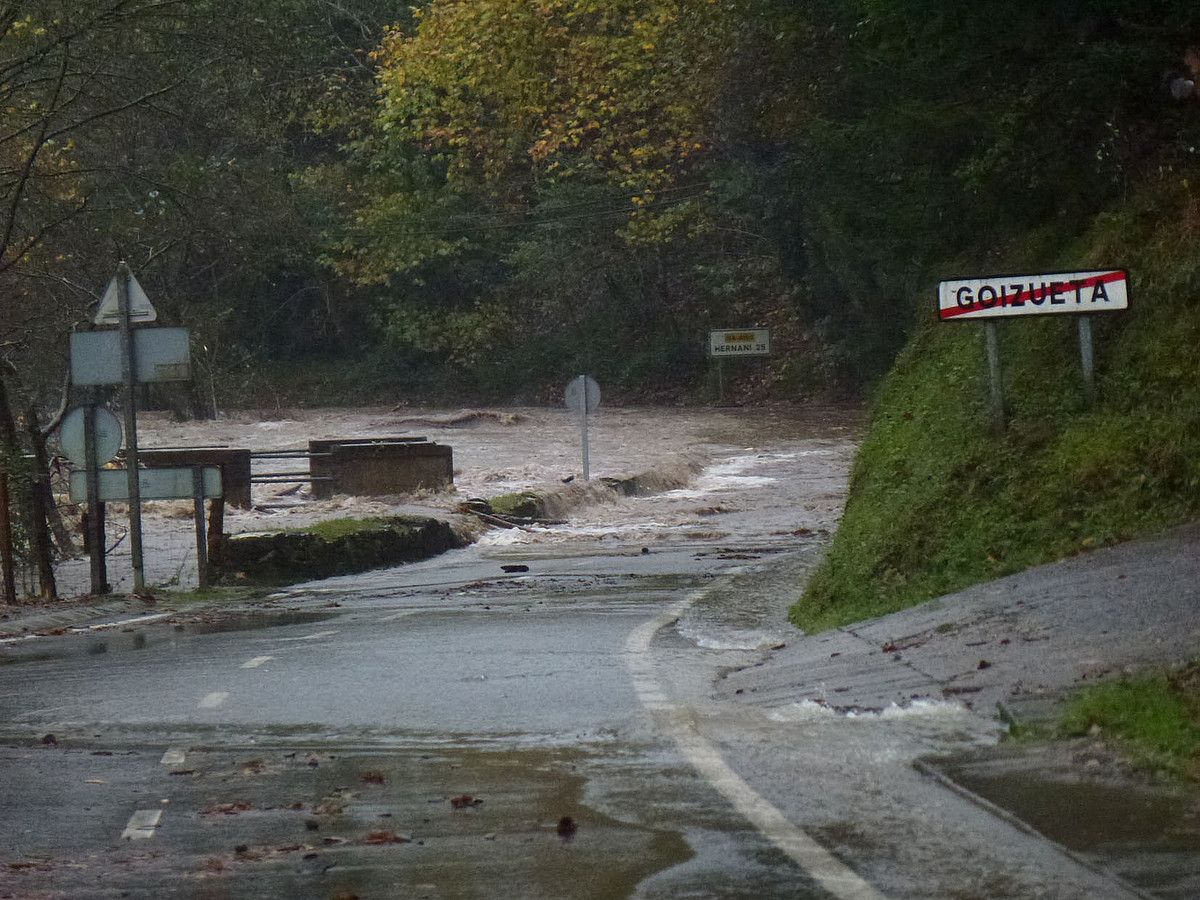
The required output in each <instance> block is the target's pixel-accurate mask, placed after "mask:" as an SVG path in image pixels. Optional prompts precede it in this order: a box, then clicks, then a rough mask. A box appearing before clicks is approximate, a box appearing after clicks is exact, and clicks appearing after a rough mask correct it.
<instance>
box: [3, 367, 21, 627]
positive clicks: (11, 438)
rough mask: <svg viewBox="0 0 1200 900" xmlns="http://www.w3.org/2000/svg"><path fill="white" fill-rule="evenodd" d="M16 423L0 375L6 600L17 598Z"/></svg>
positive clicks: (4, 588) (10, 602) (4, 596)
mask: <svg viewBox="0 0 1200 900" xmlns="http://www.w3.org/2000/svg"><path fill="white" fill-rule="evenodd" d="M18 452H19V447H18V446H17V427H16V424H15V423H14V422H13V416H12V408H11V407H10V406H9V403H8V385H7V384H5V383H4V379H3V378H0V468H2V471H0V567H2V568H3V572H2V573H0V585H2V587H0V590H2V591H3V597H2V598H0V599H3V601H4V602H5V603H7V604H10V605H11V604H13V603H16V601H17V587H16V563H15V561H14V559H13V543H12V503H11V498H10V496H9V484H10V481H9V465H10V463H11V461H12V460H14V459H16V458H17V453H18Z"/></svg>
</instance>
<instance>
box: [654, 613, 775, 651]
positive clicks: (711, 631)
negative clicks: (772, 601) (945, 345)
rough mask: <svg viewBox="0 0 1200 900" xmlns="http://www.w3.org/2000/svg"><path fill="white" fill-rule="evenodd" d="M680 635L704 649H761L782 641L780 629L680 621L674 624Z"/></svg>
mask: <svg viewBox="0 0 1200 900" xmlns="http://www.w3.org/2000/svg"><path fill="white" fill-rule="evenodd" d="M676 630H677V631H678V632H679V634H680V636H681V637H683V638H686V639H687V640H689V641H691V642H692V643H693V644H695V645H696V646H697V647H701V648H703V649H705V650H762V649H765V648H767V647H772V646H774V645H776V644H779V643H781V642H782V641H784V640H785V639H786V638H785V635H784V633H783V632H782V631H771V630H768V629H765V628H732V627H726V626H717V625H711V626H710V625H705V624H703V623H697V622H693V621H688V620H685V621H682V622H680V623H679V624H678V625H677V626H676Z"/></svg>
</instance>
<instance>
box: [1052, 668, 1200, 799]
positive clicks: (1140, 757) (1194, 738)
mask: <svg viewBox="0 0 1200 900" xmlns="http://www.w3.org/2000/svg"><path fill="white" fill-rule="evenodd" d="M1059 730H1060V732H1061V733H1062V734H1065V735H1070V736H1079V735H1087V734H1092V735H1095V734H1099V735H1101V736H1102V737H1104V738H1105V739H1107V740H1115V742H1116V743H1118V744H1119V745H1120V747H1121V748H1122V749H1123V750H1124V751H1125V753H1126V755H1127V756H1128V758H1129V759H1130V761H1131V762H1132V763H1133V764H1134V765H1135V766H1137V767H1138V768H1142V769H1149V770H1152V771H1158V772H1161V771H1165V772H1168V773H1170V774H1172V775H1174V776H1177V777H1184V778H1188V779H1191V780H1193V781H1200V664H1192V665H1191V666H1188V667H1186V668H1184V669H1183V670H1181V671H1179V672H1176V673H1174V674H1169V675H1146V676H1140V677H1137V678H1130V679H1126V680H1122V681H1115V682H1111V683H1108V684H1101V685H1096V686H1095V687H1091V688H1087V689H1086V690H1084V691H1082V692H1081V693H1080V694H1079V695H1077V696H1076V697H1075V698H1073V699H1072V700H1071V701H1070V703H1069V704H1068V705H1067V707H1066V709H1065V710H1064V711H1063V714H1062V717H1061V719H1060V722H1059Z"/></svg>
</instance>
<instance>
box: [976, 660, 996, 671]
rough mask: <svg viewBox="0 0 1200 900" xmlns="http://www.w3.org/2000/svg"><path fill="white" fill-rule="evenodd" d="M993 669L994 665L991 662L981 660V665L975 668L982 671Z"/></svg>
mask: <svg viewBox="0 0 1200 900" xmlns="http://www.w3.org/2000/svg"><path fill="white" fill-rule="evenodd" d="M991 667H992V664H991V663H990V662H988V661H987V660H986V659H981V660H980V661H979V665H977V666H976V667H975V668H976V669H981V670H982V669H990V668H991Z"/></svg>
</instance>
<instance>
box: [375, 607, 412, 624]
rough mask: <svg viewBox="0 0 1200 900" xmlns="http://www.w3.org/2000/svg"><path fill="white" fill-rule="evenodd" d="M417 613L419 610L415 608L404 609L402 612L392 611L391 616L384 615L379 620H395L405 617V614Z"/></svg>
mask: <svg viewBox="0 0 1200 900" xmlns="http://www.w3.org/2000/svg"><path fill="white" fill-rule="evenodd" d="M416 613H417V610H415V609H402V610H400V612H396V613H392V614H391V615H390V616H384V617H383V618H382V619H380V620H379V621H380V622H395V621H396V620H397V619H403V618H404V617H405V616H411V615H415V614H416Z"/></svg>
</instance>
